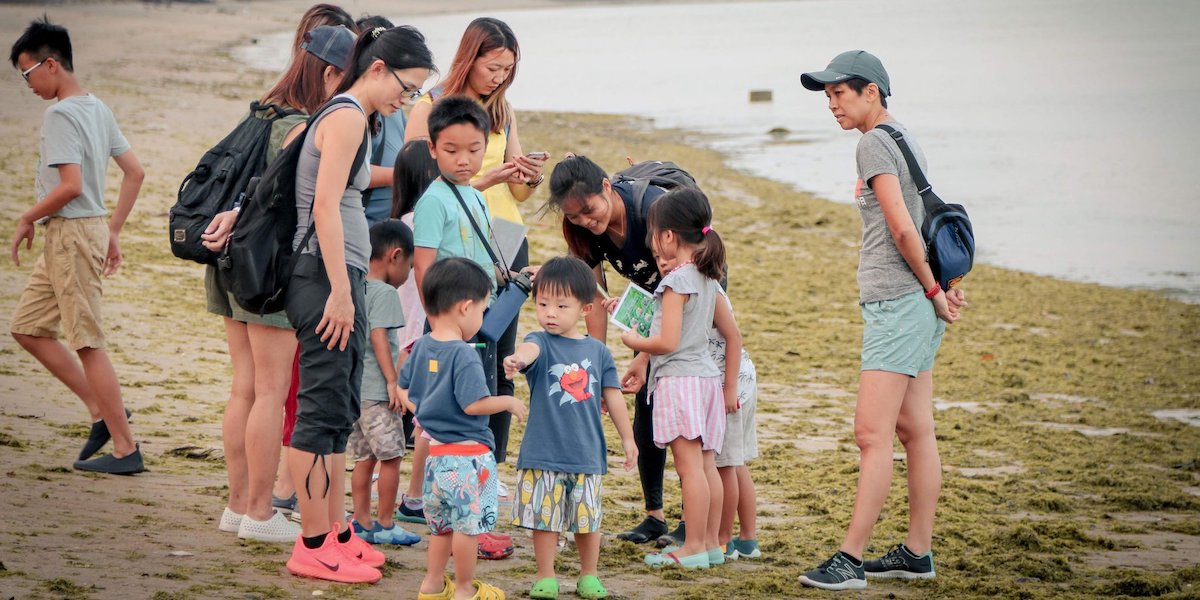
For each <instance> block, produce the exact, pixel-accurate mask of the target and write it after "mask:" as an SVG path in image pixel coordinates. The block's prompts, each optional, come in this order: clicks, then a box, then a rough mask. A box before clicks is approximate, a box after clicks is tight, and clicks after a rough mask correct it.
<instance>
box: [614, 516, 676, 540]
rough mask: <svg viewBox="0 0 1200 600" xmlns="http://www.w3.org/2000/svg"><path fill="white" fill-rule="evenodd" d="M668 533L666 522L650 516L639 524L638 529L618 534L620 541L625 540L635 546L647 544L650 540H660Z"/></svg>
mask: <svg viewBox="0 0 1200 600" xmlns="http://www.w3.org/2000/svg"><path fill="white" fill-rule="evenodd" d="M665 533H667V523H666V521H660V520H658V519H656V518H654V517H651V516H649V515H647V516H646V518H645V519H643V520H642V522H641V523H638V525H637V527H634V528H633V529H630V530H629V531H622V532H621V533H618V534H617V539H618V540H625V541H627V542H633V543H635V544H645V543H646V542H649V541H650V540H655V539H658V537H659V536H661V535H663V534H665Z"/></svg>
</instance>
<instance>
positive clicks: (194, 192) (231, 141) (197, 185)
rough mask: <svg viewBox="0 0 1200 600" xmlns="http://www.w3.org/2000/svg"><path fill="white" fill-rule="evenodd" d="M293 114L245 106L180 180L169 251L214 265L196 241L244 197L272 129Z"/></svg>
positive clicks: (261, 163)
mask: <svg viewBox="0 0 1200 600" xmlns="http://www.w3.org/2000/svg"><path fill="white" fill-rule="evenodd" d="M293 114H297V111H294V110H285V109H283V108H281V107H279V106H278V105H275V104H266V105H264V104H259V103H258V102H251V103H250V114H249V115H248V116H247V117H246V118H244V119H242V120H241V122H239V123H238V124H237V127H234V128H233V131H231V132H229V135H227V136H225V139H223V140H221V141H220V142H219V143H218V144H217V145H216V146H213V148H212V149H211V150H209V151H208V152H205V153H204V156H202V157H200V163H199V164H197V165H196V168H195V169H192V172H191V173H188V174H187V176H186V177H184V178H183V182H182V183H180V184H179V193H178V196H177V197H176V200H175V205H174V206H172V207H171V211H170V214H169V217H168V218H169V222H170V227H169V232H170V236H169V237H170V241H171V253H173V254H174V255H175V256H177V257H179V258H183V259H186V260H194V261H196V262H198V263H203V264H210V265H213V264H216V263H217V256H218V253H216V252H213V251H211V250H209V249H208V248H205V247H204V244H202V243H201V240H200V234H202V233H204V230H205V229H206V228H207V227H208V225H209V224H210V223H212V220H213V217H214V216H216V215H217V213H220V212H224V211H227V210H230V209H232V208H233V207H234V206H235V205H237V204H238V203H239V202H240V201H242V200H244V199H245V195H246V192H247V191H248V190H249V185H250V180H251V179H253V178H254V177H256V176H258V175H259V174H261V173H262V171H263V166H264V165H265V164H266V156H267V146H268V145H269V141H270V138H271V125H272V124H274V123H275V121H277V120H279V119H281V118H283V117H286V116H288V115H293Z"/></svg>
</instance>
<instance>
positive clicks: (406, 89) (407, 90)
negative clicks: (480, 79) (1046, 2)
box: [30, 69, 421, 102]
mask: <svg viewBox="0 0 1200 600" xmlns="http://www.w3.org/2000/svg"><path fill="white" fill-rule="evenodd" d="M30 70H32V69H30ZM388 73H391V74H392V77H395V78H396V83H399V84H400V90H401V91H400V97H401V98H403V99H405V100H408V101H410V102H411V101H413V100H416V99H417V98H420V97H421V88H419V87H417V86H415V85H408V84H407V83H404V80H403V79H400V76H399V75H397V74H396V72H395V71H393V70H391V69H388Z"/></svg>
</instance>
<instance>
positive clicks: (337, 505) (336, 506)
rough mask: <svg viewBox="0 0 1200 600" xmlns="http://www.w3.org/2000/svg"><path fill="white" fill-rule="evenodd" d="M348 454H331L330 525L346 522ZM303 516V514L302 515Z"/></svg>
mask: <svg viewBox="0 0 1200 600" xmlns="http://www.w3.org/2000/svg"><path fill="white" fill-rule="evenodd" d="M345 498H346V455H345V454H330V455H329V499H328V501H329V503H328V505H327V506H328V511H329V512H328V513H327V514H328V515H329V523H330V527H332V524H333V523H342V524H346V501H345ZM301 516H302V517H303V515H301Z"/></svg>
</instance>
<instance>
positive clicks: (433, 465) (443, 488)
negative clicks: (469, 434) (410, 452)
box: [422, 444, 498, 535]
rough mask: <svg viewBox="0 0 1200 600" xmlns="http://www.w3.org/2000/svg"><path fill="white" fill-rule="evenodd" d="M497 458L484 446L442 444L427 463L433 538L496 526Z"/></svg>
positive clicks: (428, 519) (434, 448)
mask: <svg viewBox="0 0 1200 600" xmlns="http://www.w3.org/2000/svg"><path fill="white" fill-rule="evenodd" d="M497 481H498V479H497V478H496V458H495V457H494V456H493V455H492V451H491V449H490V448H488V447H487V446H484V445H483V444H474V445H461V444H441V445H436V446H431V447H430V448H429V458H428V459H427V460H426V461H425V485H424V487H423V489H422V491H423V492H424V493H423V497H424V501H425V522H426V523H427V524H428V525H429V529H430V531H431V532H432V533H433V535H445V534H448V533H462V534H466V535H479V534H481V533H487V532H489V531H491V530H493V529H495V527H496V506H497V500H496V489H497V485H496V483H497Z"/></svg>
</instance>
